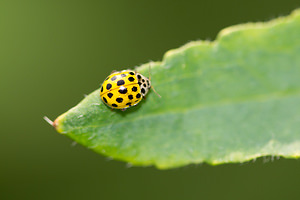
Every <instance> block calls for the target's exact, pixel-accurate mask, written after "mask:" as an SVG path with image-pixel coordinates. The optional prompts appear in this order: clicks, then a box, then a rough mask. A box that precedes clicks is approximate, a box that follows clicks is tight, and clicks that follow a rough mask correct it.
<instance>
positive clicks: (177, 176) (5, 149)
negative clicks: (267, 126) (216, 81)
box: [0, 0, 300, 200]
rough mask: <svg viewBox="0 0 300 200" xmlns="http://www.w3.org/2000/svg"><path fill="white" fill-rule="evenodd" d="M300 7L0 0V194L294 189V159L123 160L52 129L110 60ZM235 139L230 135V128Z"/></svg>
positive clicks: (273, 194) (221, 195)
mask: <svg viewBox="0 0 300 200" xmlns="http://www.w3.org/2000/svg"><path fill="white" fill-rule="evenodd" d="M297 7H300V2H299V1H298V0H293V1H292V0H286V1H282V0H278V1H271V0H269V1H262V0H251V1H250V0H248V1H234V0H227V1H221V0H219V1H208V0H206V1H187V0H186V1H175V0H173V1H172V0H169V1H159V0H155V1H154V0H153V1H108V0H107V1H92V0H89V1H60V0H51V1H44V0H39V1H38V0H36V1H33V0H29V1H21V0H20V1H14V0H5V1H3V0H1V1H0V70H1V71H0V89H1V90H0V91H1V100H0V106H1V107H0V108H1V115H0V116H1V134H0V159H1V161H0V162H1V163H0V199H1V200H2V199H72V200H74V199H130V200H134V199H296V198H299V194H300V193H299V188H300V161H299V160H287V159H279V160H277V159H275V160H274V161H272V159H271V158H264V159H259V160H257V161H256V162H249V163H244V164H226V165H220V166H209V165H206V164H201V165H192V166H187V167H183V168H179V169H173V170H168V171H159V170H157V169H155V168H153V167H147V168H142V167H132V168H128V166H126V163H123V162H118V161H109V159H107V158H105V157H103V156H100V155H98V154H96V153H94V152H92V151H90V150H88V149H86V148H84V147H82V146H80V145H76V146H72V141H71V140H70V139H68V138H67V137H64V136H62V135H60V134H58V133H56V132H55V130H54V129H52V128H51V127H50V126H49V125H48V124H47V123H46V122H45V121H44V120H43V119H42V117H43V116H44V115H47V116H48V117H49V118H51V119H55V117H57V116H58V115H60V114H61V113H63V112H65V111H67V110H68V109H69V108H70V107H72V106H74V105H76V104H77V103H78V102H79V101H80V100H81V99H82V98H83V95H84V94H88V93H90V92H92V91H93V90H94V89H97V88H98V87H99V85H100V84H101V82H102V80H103V79H104V78H105V77H106V76H107V75H108V74H109V73H110V72H111V71H112V70H113V69H117V70H119V69H124V68H132V67H134V66H136V65H140V64H142V63H145V62H148V61H150V60H154V61H157V60H161V58H162V56H163V54H164V52H166V51H167V50H169V49H172V48H177V47H179V46H181V45H183V44H185V43H186V42H188V41H192V40H198V39H204V40H205V39H208V40H213V39H214V38H215V37H216V34H217V33H218V31H219V30H220V29H222V28H224V27H227V26H229V25H233V24H239V23H245V22H249V21H254V22H255V21H267V20H269V19H272V18H275V17H278V16H282V15H287V14H289V13H290V11H292V10H293V9H295V8H297ZM233 139H234V138H233Z"/></svg>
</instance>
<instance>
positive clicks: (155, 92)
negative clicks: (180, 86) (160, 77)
mask: <svg viewBox="0 0 300 200" xmlns="http://www.w3.org/2000/svg"><path fill="white" fill-rule="evenodd" d="M151 89H152V90H153V92H155V94H156V95H157V96H158V97H159V98H161V96H160V95H159V94H158V93H157V92H156V90H155V89H154V87H153V86H152V85H151Z"/></svg>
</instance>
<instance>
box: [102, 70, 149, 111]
mask: <svg viewBox="0 0 300 200" xmlns="http://www.w3.org/2000/svg"><path fill="white" fill-rule="evenodd" d="M150 88H151V82H150V78H147V77H145V76H143V75H142V74H140V73H138V72H135V71H133V70H123V71H116V72H113V73H112V74H110V75H109V76H108V77H107V78H106V79H105V80H104V82H103V84H102V86H101V89H100V97H101V99H102V101H103V102H104V103H105V104H106V105H107V106H109V107H111V108H113V109H122V110H123V111H124V110H126V109H127V108H129V107H131V106H135V105H137V104H138V103H139V102H140V101H141V100H142V99H143V98H144V97H145V96H146V95H147V93H148V92H149V90H150Z"/></svg>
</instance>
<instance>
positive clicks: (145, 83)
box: [136, 73, 151, 96]
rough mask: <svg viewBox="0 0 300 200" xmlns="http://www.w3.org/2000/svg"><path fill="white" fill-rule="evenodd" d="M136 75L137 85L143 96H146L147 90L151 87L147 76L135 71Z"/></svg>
mask: <svg viewBox="0 0 300 200" xmlns="http://www.w3.org/2000/svg"><path fill="white" fill-rule="evenodd" d="M136 77H137V79H138V83H139V86H140V88H141V93H142V95H143V96H146V94H147V93H148V92H149V90H150V88H151V82H150V80H149V78H147V77H145V76H143V75H142V74H140V73H136Z"/></svg>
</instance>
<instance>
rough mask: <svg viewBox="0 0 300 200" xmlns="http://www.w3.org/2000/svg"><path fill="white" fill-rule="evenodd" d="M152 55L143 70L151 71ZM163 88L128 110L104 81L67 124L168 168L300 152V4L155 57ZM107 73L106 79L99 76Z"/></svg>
mask: <svg viewBox="0 0 300 200" xmlns="http://www.w3.org/2000/svg"><path fill="white" fill-rule="evenodd" d="M149 65H150V63H148V64H145V65H143V66H141V67H138V68H137V69H136V70H137V71H138V72H141V73H142V74H145V75H147V74H148V68H149ZM151 66H152V68H151V76H152V79H151V80H152V85H153V86H154V87H155V88H156V90H157V92H158V93H159V94H160V95H161V96H162V98H159V97H158V96H157V95H155V93H154V92H153V91H150V93H149V94H148V95H147V98H146V99H145V100H143V101H142V102H141V103H140V104H138V105H137V106H135V107H132V108H130V109H128V110H127V111H125V112H122V111H120V110H111V109H110V108H108V107H107V106H105V105H104V104H103V103H102V101H101V99H100V98H99V90H96V91H95V92H93V93H91V94H90V95H88V96H87V97H86V98H85V99H84V100H83V101H82V102H80V103H79V104H78V105H77V106H76V107H74V108H72V109H70V110H69V111H68V112H66V113H64V114H63V115H61V116H60V117H58V118H57V119H56V121H55V122H54V126H55V127H56V129H57V131H58V132H60V133H62V134H65V135H67V136H68V137H70V138H72V139H73V140H75V141H76V142H78V143H80V144H82V145H84V146H86V147H88V148H90V149H92V150H94V151H96V152H98V153H100V154H104V155H106V156H109V157H111V158H114V159H117V160H123V161H126V162H129V163H131V164H132V165H139V166H148V165H155V166H156V167H158V168H160V169H167V168H174V167H179V166H184V165H187V164H191V163H201V162H206V163H209V164H213V165H216V164H222V163H230V162H245V161H248V160H251V159H255V158H257V157H260V156H266V155H272V156H282V157H286V158H297V157H299V156H300V10H297V11H295V12H293V13H292V14H291V15H290V16H288V17H282V18H278V19H275V20H272V21H270V22H266V23H248V24H244V25H238V26H233V27H229V28H226V29H225V30H222V31H221V33H220V34H219V36H218V37H217V40H216V41H214V42H209V41H196V42H191V43H188V44H186V45H184V46H183V47H181V48H179V49H175V50H171V51H169V52H167V53H166V55H165V56H164V59H163V61H162V62H156V63H152V64H151ZM99 81H101V80H99Z"/></svg>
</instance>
